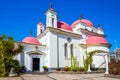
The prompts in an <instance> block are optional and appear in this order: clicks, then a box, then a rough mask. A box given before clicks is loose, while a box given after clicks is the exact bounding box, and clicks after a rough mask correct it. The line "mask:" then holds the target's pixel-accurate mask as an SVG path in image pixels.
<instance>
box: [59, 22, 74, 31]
mask: <svg viewBox="0 0 120 80" xmlns="http://www.w3.org/2000/svg"><path fill="white" fill-rule="evenodd" d="M57 28H60V29H64V30H67V31H72V28H71V27H70V26H69V25H68V24H67V23H65V22H62V21H58V22H57Z"/></svg>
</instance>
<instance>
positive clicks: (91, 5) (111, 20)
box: [0, 0, 120, 50]
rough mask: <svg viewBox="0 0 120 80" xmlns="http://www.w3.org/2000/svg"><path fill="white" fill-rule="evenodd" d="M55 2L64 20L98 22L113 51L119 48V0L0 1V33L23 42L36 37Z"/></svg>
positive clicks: (68, 21)
mask: <svg viewBox="0 0 120 80" xmlns="http://www.w3.org/2000/svg"><path fill="white" fill-rule="evenodd" d="M51 2H52V4H53V8H54V10H55V11H57V12H58V15H59V16H60V20H61V21H65V22H67V23H68V24H69V25H71V24H72V23H73V22H74V21H75V20H77V19H79V16H80V14H83V18H85V19H88V20H90V21H91V22H93V24H94V25H95V27H97V25H98V24H100V25H101V27H102V28H103V29H104V31H105V34H106V35H107V37H106V39H107V40H108V42H109V43H110V44H112V47H111V50H114V48H116V46H115V40H116V42H117V47H120V36H119V33H120V0H0V35H1V34H7V35H9V36H13V37H14V39H15V40H16V41H22V39H23V38H24V37H26V36H29V35H30V31H31V30H32V32H33V36H34V37H35V36H36V25H37V23H38V22H39V21H40V19H41V18H42V22H43V23H44V24H45V12H46V11H47V10H48V9H49V5H50V3H51Z"/></svg>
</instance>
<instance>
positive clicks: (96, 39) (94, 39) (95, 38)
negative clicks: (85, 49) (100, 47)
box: [86, 36, 108, 45]
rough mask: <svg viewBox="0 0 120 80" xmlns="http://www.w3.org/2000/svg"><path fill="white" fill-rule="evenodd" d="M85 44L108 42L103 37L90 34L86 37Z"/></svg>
mask: <svg viewBox="0 0 120 80" xmlns="http://www.w3.org/2000/svg"><path fill="white" fill-rule="evenodd" d="M86 44H88V45H89V44H108V42H107V41H106V39H105V38H103V37H98V36H92V37H88V39H87V40H86Z"/></svg>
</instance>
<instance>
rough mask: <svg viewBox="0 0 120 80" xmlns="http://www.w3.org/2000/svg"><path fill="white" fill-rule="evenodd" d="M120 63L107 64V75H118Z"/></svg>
mask: <svg viewBox="0 0 120 80" xmlns="http://www.w3.org/2000/svg"><path fill="white" fill-rule="evenodd" d="M119 67H120V61H118V62H115V61H113V62H111V63H109V73H110V74H120V68H119Z"/></svg>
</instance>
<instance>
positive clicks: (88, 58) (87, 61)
mask: <svg viewBox="0 0 120 80" xmlns="http://www.w3.org/2000/svg"><path fill="white" fill-rule="evenodd" d="M96 52H98V53H99V52H104V51H101V50H95V51H91V52H89V53H88V52H87V51H86V58H84V56H83V62H84V71H87V70H88V65H90V66H91V65H92V62H93V55H94V54H95V53H96Z"/></svg>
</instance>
